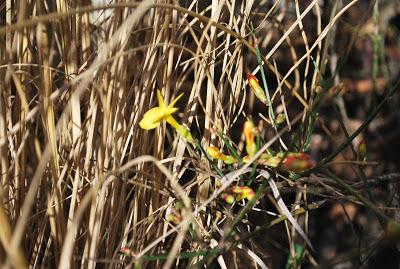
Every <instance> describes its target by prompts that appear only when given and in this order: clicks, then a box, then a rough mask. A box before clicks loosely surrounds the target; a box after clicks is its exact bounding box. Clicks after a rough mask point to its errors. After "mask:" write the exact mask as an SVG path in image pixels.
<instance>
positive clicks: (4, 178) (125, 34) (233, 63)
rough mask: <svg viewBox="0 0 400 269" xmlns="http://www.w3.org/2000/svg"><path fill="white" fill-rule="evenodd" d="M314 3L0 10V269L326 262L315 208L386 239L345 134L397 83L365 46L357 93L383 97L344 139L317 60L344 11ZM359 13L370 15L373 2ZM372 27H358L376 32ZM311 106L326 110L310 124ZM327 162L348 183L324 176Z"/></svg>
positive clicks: (343, 124) (62, 4)
mask: <svg viewBox="0 0 400 269" xmlns="http://www.w3.org/2000/svg"><path fill="white" fill-rule="evenodd" d="M299 2H300V3H299ZM320 2H321V1H318V0H314V1H306V3H302V2H301V1H297V0H296V1H275V2H274V1H261V2H257V1H217V0H213V1H180V2H179V3H178V1H150V0H144V1H140V2H112V3H109V4H105V5H100V3H96V4H93V5H92V4H91V3H90V1H73V0H71V1H63V0H57V1H31V0H26V1H15V0H6V1H5V2H4V3H3V4H0V20H1V26H0V59H1V64H0V78H1V79H0V93H1V96H0V167H1V187H2V188H1V192H0V197H1V200H2V203H0V264H1V265H2V266H4V267H5V268H11V267H14V268H27V267H29V268H39V267H40V268H42V267H46V268H47V267H50V268H53V267H60V268H70V267H73V268H79V267H82V268H95V267H96V266H106V267H112V268H114V267H115V268H122V267H130V266H133V265H135V266H136V267H137V268H142V267H143V268H144V267H146V268H161V267H162V268H171V267H181V268H186V267H189V266H192V267H193V268H200V267H213V266H216V265H217V264H218V266H219V267H221V268H237V267H241V268H253V267H254V268H256V267H257V268H271V267H277V266H278V268H279V266H285V264H286V268H300V266H309V267H312V266H319V264H320V262H321V261H322V262H328V264H330V262H332V264H334V263H338V262H337V260H336V258H337V256H336V255H333V256H332V257H331V256H329V255H328V256H329V257H328V256H327V255H325V254H326V253H325V252H323V250H324V248H325V247H326V245H321V244H319V243H318V242H316V243H315V241H317V238H315V236H313V235H315V234H316V233H317V232H316V231H315V230H313V229H314V228H315V227H314V226H313V225H315V220H314V218H313V216H314V215H313V214H314V213H313V212H314V211H317V209H319V208H320V207H322V206H323V205H325V204H330V203H333V204H330V205H332V208H335V210H337V212H341V213H340V214H342V212H344V213H343V214H342V215H340V216H341V220H340V221H341V225H342V226H343V225H344V224H343V222H344V219H345V217H344V215H346V216H347V213H346V212H347V211H346V208H351V209H352V210H353V211H352V212H351V221H350V222H355V221H357V216H358V215H357V214H359V213H358V211H357V210H358V208H359V206H361V205H362V206H364V207H365V208H366V209H368V210H369V212H372V213H373V217H371V216H370V218H373V219H374V221H375V222H374V223H376V228H374V229H375V230H368V232H370V233H372V234H373V233H375V235H376V234H377V233H378V232H377V231H379V232H381V231H384V230H385V229H386V231H387V233H386V234H385V235H383V236H382V238H384V239H385V240H383V242H389V241H390V242H392V241H391V240H392V239H393V238H395V239H397V236H398V229H399V228H398V227H399V226H398V223H397V222H396V221H394V220H392V219H391V217H390V216H391V213H390V210H389V211H388V210H386V208H385V205H384V204H380V203H378V202H377V201H376V198H374V195H375V194H376V193H375V192H374V191H373V190H371V188H370V187H369V183H368V179H371V178H372V177H373V176H374V175H373V174H368V171H369V170H368V168H366V167H369V166H373V165H376V163H372V162H371V163H370V162H368V161H369V160H368V159H367V156H366V153H365V146H366V145H368V143H366V142H365V141H366V140H365V139H361V138H360V136H358V138H357V139H358V140H357V139H356V137H357V135H359V134H360V133H362V132H364V131H366V130H367V127H368V125H369V123H371V122H372V121H373V120H374V119H376V117H378V115H379V113H380V112H381V111H382V110H383V108H384V107H385V105H386V103H387V101H388V100H389V98H390V97H392V96H393V95H394V94H395V91H396V90H397V88H398V85H396V86H391V85H393V83H392V80H393V79H392V77H391V76H390V72H389V71H390V70H389V69H385V68H387V66H385V63H384V61H383V60H382V58H379V57H382V55H381V54H380V53H383V52H382V51H381V50H382V49H384V47H379V46H378V45H379V44H380V43H379V44H378V43H376V44H377V47H376V50H375V51H374V57H376V58H374V59H375V60H376V61H377V62H374V64H373V68H372V69H371V70H372V72H373V73H372V76H371V81H372V82H371V83H375V84H372V85H375V86H377V85H378V82H379V81H384V82H385V83H383V84H382V85H383V86H382V87H381V88H384V87H385V86H386V88H387V89H386V90H379V91H376V92H374V94H375V93H378V94H380V101H379V102H376V103H371V104H373V106H372V108H371V111H370V113H369V114H366V113H364V114H363V115H367V116H366V117H365V118H363V120H361V121H358V122H359V124H358V125H357V127H354V126H355V125H354V124H352V123H354V122H352V121H351V120H349V117H348V115H347V112H346V107H345V105H344V99H343V90H344V86H343V85H344V84H343V83H342V79H341V77H340V73H339V72H337V71H335V70H338V69H339V68H340V65H339V64H338V57H341V55H339V54H338V53H337V52H335V50H334V48H335V44H336V43H335V42H338V41H337V40H336V33H337V32H338V31H339V30H340V24H339V23H340V21H341V19H342V18H343V16H344V15H345V14H347V13H348V12H351V10H352V8H355V7H357V5H358V4H359V3H358V2H362V1H357V0H353V1H347V2H345V3H342V1H335V3H334V4H331V5H328V4H327V5H326V6H323V7H322V6H321V5H320ZM367 11H368V12H370V13H371V14H372V15H374V16H379V12H378V11H379V6H378V5H377V4H376V6H371V7H370V9H368V10H367ZM372 15H371V16H370V17H372V18H373V19H375V17H374V16H372ZM305 22H307V24H306V23H305ZM310 22H312V26H309V25H308V24H310ZM385 22H386V24H385V25H382V23H380V22H378V21H374V20H373V21H372V22H371V21H368V23H372V24H373V26H375V27H376V29H377V30H376V31H375V32H374V34H376V37H382V36H384V33H383V32H380V30H381V29H382V27H386V26H387V24H388V22H389V20H385ZM362 23H364V22H362ZM346 29H348V28H346ZM350 32H351V34H350V36H351V37H352V38H354V39H356V37H355V35H356V33H355V31H350ZM391 33H392V32H391ZM392 34H393V33H392ZM374 40H375V39H374ZM354 42H355V41H354ZM391 49H393V48H391ZM379 59H380V60H379ZM251 73H252V74H253V75H254V76H252V75H250V74H251ZM247 78H249V80H247ZM345 82H346V83H353V84H351V85H358V84H357V83H355V82H351V81H350V82H347V80H346V81H345ZM248 83H249V84H250V85H247V84H248ZM379 85H381V83H379ZM250 88H251V90H250ZM371 88H372V89H375V88H374V87H373V86H372V87H371ZM157 90H159V92H158V91H157ZM353 92H354V91H353ZM367 92H368V91H367ZM182 94H183V96H181V95H182ZM169 104H170V105H169ZM327 104H331V105H332V107H334V109H335V110H334V111H335V113H336V114H335V113H333V114H334V115H332V112H329V113H328V114H327V116H326V115H324V116H320V114H319V113H322V112H324V109H326V107H327ZM175 108H176V109H175ZM178 108H179V109H178ZM332 119H334V120H336V122H337V124H336V129H337V131H338V133H340V134H341V136H340V138H339V137H338V139H335V135H333V134H332V130H331V129H330V126H329V125H327V124H326V122H329V121H330V120H332ZM243 124H245V126H247V127H244V130H243ZM152 129H154V130H152ZM242 130H243V133H242ZM347 130H351V132H350V133H349V132H348V131H347ZM322 137H324V139H325V138H326V137H328V138H329V139H331V140H329V141H330V142H329V145H326V146H325V147H323V146H321V145H322V142H321V139H322ZM355 139H356V140H355ZM354 141H358V142H354ZM332 145H334V146H332ZM363 147H364V148H363ZM346 148H347V149H348V151H345V149H346ZM337 156H341V159H340V160H339V162H340V164H338V163H337V162H332V160H334V161H338V159H335V157H337ZM343 163H344V164H345V165H348V167H349V169H350V170H351V171H352V178H353V177H354V178H357V180H356V182H354V180H349V179H348V178H346V179H345V180H344V179H341V177H342V174H341V171H342V170H341V169H337V165H343ZM332 166H335V167H336V169H335V170H334V171H335V174H333V173H332V172H331V170H332V169H330V168H331V167H332ZM338 175H339V176H338ZM396 178H398V177H395V176H394V177H391V179H390V180H388V182H394V181H396ZM360 186H361V187H360ZM391 188H392V187H391ZM360 190H362V191H363V193H362V194H361V191H360ZM394 195H396V193H394ZM337 200H346V203H345V204H344V205H345V206H343V210H342V211H341V210H340V209H338V208H339V205H338V204H334V202H333V201H337ZM379 202H382V199H380V200H379ZM356 204H357V206H356ZM394 205H395V206H396V204H395V203H394ZM335 212H336V211H335ZM335 214H336V213H335ZM337 214H339V213H337ZM330 216H336V215H334V214H330ZM363 216H364V215H363ZM342 226H340V227H342ZM354 234H356V232H354ZM354 234H353V235H354ZM260 235H264V236H260ZM357 236H358V235H357ZM360 237H361V236H360ZM386 239H387V240H386ZM374 240H375V241H374V244H370V242H360V244H359V249H357V251H358V252H357V253H356V254H354V253H353V252H356V251H354V249H352V250H351V252H349V253H348V254H349V257H350V258H349V259H350V260H351V259H353V258H354V256H357V254H359V255H361V254H363V255H364V254H365V253H370V252H371V251H373V249H374V248H376V247H377V248H379V247H380V246H379V243H376V242H379V240H380V239H379V237H378V236H375V237H374ZM385 246H386V245H385ZM321 253H322V254H321ZM327 257H328V258H332V259H331V260H327ZM340 257H341V256H339V258H340ZM343 260H346V259H343ZM346 261H347V260H346ZM339 262H340V261H339ZM360 263H361V262H360ZM235 266H236V267H235Z"/></svg>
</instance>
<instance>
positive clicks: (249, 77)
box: [247, 74, 268, 104]
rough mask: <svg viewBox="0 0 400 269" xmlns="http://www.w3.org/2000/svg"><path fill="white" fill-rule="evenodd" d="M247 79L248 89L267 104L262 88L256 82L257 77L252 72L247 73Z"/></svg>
mask: <svg viewBox="0 0 400 269" xmlns="http://www.w3.org/2000/svg"><path fill="white" fill-rule="evenodd" d="M247 80H248V81H249V85H250V89H251V90H252V91H253V92H254V94H255V95H256V97H257V98H258V99H260V101H261V102H263V103H264V104H267V103H268V102H267V101H268V100H267V96H266V95H265V92H264V90H263V88H261V86H260V84H259V83H258V79H257V78H256V77H255V76H254V75H253V74H248V75H247Z"/></svg>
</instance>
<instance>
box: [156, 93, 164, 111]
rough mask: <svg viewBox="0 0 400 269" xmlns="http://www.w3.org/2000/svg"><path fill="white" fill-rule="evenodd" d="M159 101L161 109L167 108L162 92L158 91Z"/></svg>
mask: <svg viewBox="0 0 400 269" xmlns="http://www.w3.org/2000/svg"><path fill="white" fill-rule="evenodd" d="M157 100H158V106H159V107H161V108H163V107H165V106H166V105H165V102H164V98H163V97H162V95H161V92H160V90H157Z"/></svg>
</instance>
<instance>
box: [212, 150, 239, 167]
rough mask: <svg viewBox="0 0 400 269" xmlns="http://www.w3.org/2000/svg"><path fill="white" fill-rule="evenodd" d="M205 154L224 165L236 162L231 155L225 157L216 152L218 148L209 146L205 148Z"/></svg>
mask: <svg viewBox="0 0 400 269" xmlns="http://www.w3.org/2000/svg"><path fill="white" fill-rule="evenodd" d="M207 153H208V155H210V157H211V158H213V159H217V160H222V161H224V162H225V163H226V164H233V163H236V162H237V160H236V159H235V157H233V156H231V155H225V154H223V153H222V152H220V151H219V150H218V148H216V147H213V146H210V147H208V148H207Z"/></svg>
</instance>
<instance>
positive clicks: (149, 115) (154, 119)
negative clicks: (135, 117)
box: [139, 107, 165, 130]
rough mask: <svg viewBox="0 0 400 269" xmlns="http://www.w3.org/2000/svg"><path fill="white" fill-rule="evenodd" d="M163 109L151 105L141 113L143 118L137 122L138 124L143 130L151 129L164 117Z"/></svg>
mask: <svg viewBox="0 0 400 269" xmlns="http://www.w3.org/2000/svg"><path fill="white" fill-rule="evenodd" d="M164 110H165V109H162V108H161V107H153V108H152V109H150V110H149V111H147V112H146V113H145V114H144V115H143V119H142V120H141V121H140V122H139V126H140V128H142V129H145V130H151V129H154V128H156V127H157V126H158V125H160V122H161V120H162V119H163V118H164Z"/></svg>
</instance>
